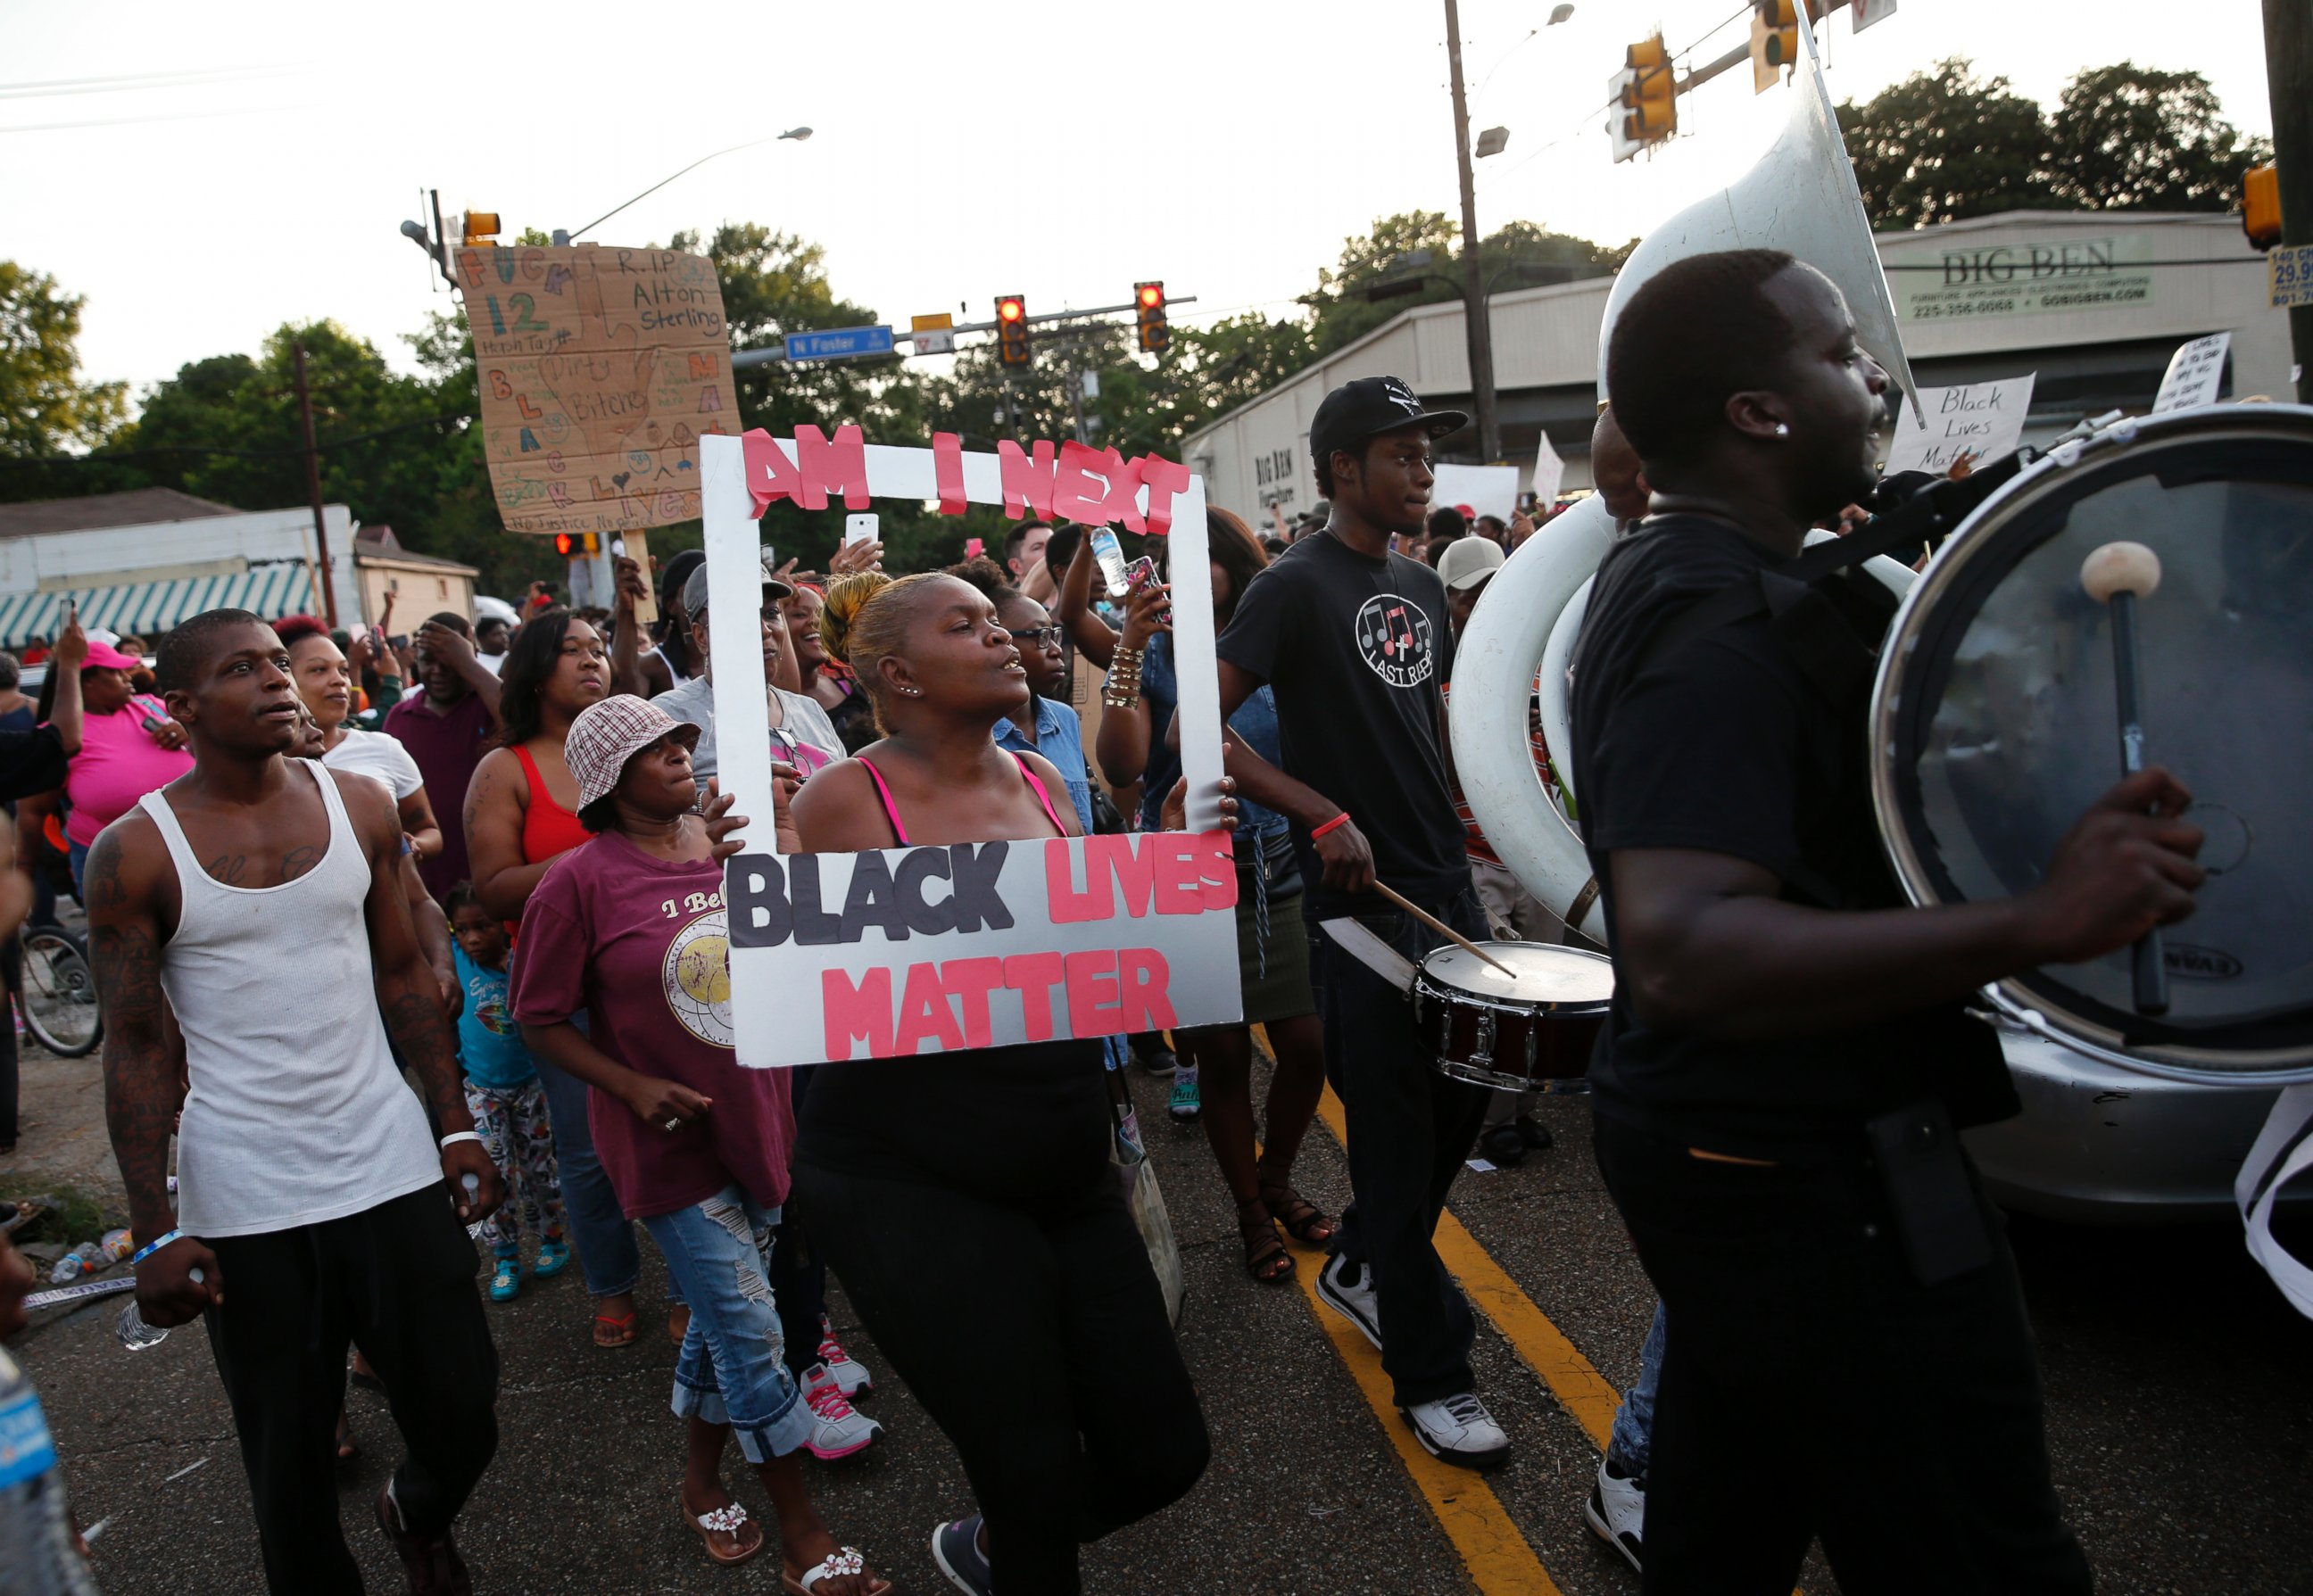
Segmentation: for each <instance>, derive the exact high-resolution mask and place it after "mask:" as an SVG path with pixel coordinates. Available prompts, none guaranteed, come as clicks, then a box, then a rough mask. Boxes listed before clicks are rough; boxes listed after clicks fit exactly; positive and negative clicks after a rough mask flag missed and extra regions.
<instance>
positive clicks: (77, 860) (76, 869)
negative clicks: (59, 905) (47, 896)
mask: <svg viewBox="0 0 2313 1596" xmlns="http://www.w3.org/2000/svg"><path fill="white" fill-rule="evenodd" d="M92 846H95V845H94V844H92V843H85V842H83V841H81V840H80V839H79V838H78V837H66V838H65V858H66V861H67V862H68V863H69V864H71V865H72V878H73V896H74V897H75V898H77V899H80V900H81V902H82V903H84V904H85V903H86V902H87V901H88V895H87V894H86V893H84V892H83V891H82V890H80V878H81V876H82V875H83V874H84V873H85V872H86V871H87V869H88V850H89V849H90V848H91V847H92ZM51 902H53V899H51ZM50 913H51V914H53V913H54V910H53V908H52V909H51V910H50Z"/></svg>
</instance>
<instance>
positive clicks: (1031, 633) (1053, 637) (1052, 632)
mask: <svg viewBox="0 0 2313 1596" xmlns="http://www.w3.org/2000/svg"><path fill="white" fill-rule="evenodd" d="M1003 630H1004V635H1005V636H1007V637H1009V638H1010V639H1012V641H1013V642H1015V643H1018V644H1022V645H1031V646H1033V647H1036V648H1058V647H1060V639H1061V638H1062V637H1064V636H1068V634H1067V632H1066V630H1065V629H1064V628H1063V627H1061V626H1060V622H1058V621H1054V622H1053V623H1052V624H1051V625H1050V626H1047V627H1029V628H1028V629H1027V630H1025V631H1023V630H1021V629H1020V628H1018V627H1005V628H1004V629H1003Z"/></svg>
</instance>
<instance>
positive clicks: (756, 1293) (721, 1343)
mask: <svg viewBox="0 0 2313 1596" xmlns="http://www.w3.org/2000/svg"><path fill="white" fill-rule="evenodd" d="M778 1222H779V1211H778V1209H777V1208H767V1207H765V1206H763V1205H761V1203H758V1202H756V1201H755V1200H754V1199H753V1198H752V1197H749V1196H748V1195H747V1194H746V1193H745V1192H743V1191H742V1190H740V1189H739V1188H738V1187H736V1186H726V1187H725V1188H723V1189H722V1190H720V1191H718V1192H717V1193H716V1194H715V1195H714V1196H713V1197H708V1198H707V1199H706V1200H705V1201H704V1202H699V1203H694V1204H692V1205H691V1206H690V1207H688V1208H677V1209H676V1210H675V1211H674V1212H673V1213H672V1214H654V1215H649V1216H648V1217H646V1218H645V1219H644V1221H643V1225H644V1228H646V1230H648V1231H649V1232H650V1233H651V1240H652V1241H655V1242H657V1243H658V1249H659V1250H660V1251H661V1252H663V1253H664V1254H665V1255H666V1267H667V1268H668V1270H669V1271H670V1272H671V1273H672V1274H673V1276H674V1278H675V1282H676V1284H677V1285H680V1286H682V1298H683V1301H685V1302H689V1303H690V1329H689V1330H688V1331H686V1332H685V1333H684V1335H683V1337H682V1352H681V1354H679V1355H677V1356H676V1358H675V1362H674V1404H673V1405H674V1411H675V1413H676V1414H677V1415H678V1416H682V1417H683V1418H686V1419H688V1418H698V1419H703V1420H705V1421H706V1422H707V1423H708V1424H710V1425H730V1426H731V1428H732V1429H733V1430H734V1431H735V1432H737V1434H738V1436H739V1446H740V1449H741V1450H742V1451H744V1452H745V1453H746V1454H747V1461H749V1462H750V1463H768V1462H770V1460H772V1459H774V1458H778V1457H784V1456H786V1455H787V1453H788V1452H791V1451H795V1449H796V1447H798V1446H801V1445H802V1444H803V1443H804V1441H805V1438H806V1437H808V1436H809V1435H810V1434H811V1426H812V1415H811V1409H810V1408H808V1407H805V1406H804V1401H803V1393H802V1392H801V1391H800V1390H797V1389H796V1381H795V1376H794V1375H793V1374H791V1373H789V1372H788V1371H787V1362H786V1359H785V1358H784V1356H783V1353H784V1351H785V1347H786V1343H785V1341H784V1339H783V1338H782V1337H781V1335H780V1333H779V1315H778V1304H777V1303H776V1302H774V1301H773V1299H772V1295H771V1285H770V1255H771V1227H772V1226H773V1225H775V1224H777V1223H778Z"/></svg>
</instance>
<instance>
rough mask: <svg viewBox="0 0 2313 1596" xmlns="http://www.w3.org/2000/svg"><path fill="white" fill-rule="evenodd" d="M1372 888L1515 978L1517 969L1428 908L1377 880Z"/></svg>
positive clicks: (1438, 932) (1456, 944) (1442, 934)
mask: <svg viewBox="0 0 2313 1596" xmlns="http://www.w3.org/2000/svg"><path fill="white" fill-rule="evenodd" d="M1374 890H1375V891H1376V892H1378V893H1380V894H1381V895H1382V896H1383V897H1384V898H1386V899H1389V900H1390V901H1391V902H1392V903H1394V904H1395V905H1397V907H1398V908H1402V909H1403V910H1404V911H1405V912H1406V913H1407V914H1409V915H1412V916H1413V917H1414V918H1415V919H1417V920H1419V921H1420V922H1421V923H1422V924H1423V925H1427V926H1429V929H1430V930H1432V931H1434V932H1436V933H1437V934H1438V935H1440V936H1442V937H1446V938H1447V939H1449V940H1450V941H1451V942H1452V943H1454V945H1455V946H1456V947H1458V948H1460V949H1461V950H1462V951H1464V952H1465V953H1475V954H1476V955H1477V956H1478V957H1479V958H1481V959H1482V960H1485V961H1486V962H1487V963H1489V964H1491V965H1492V966H1493V967H1494V968H1495V969H1498V970H1500V971H1501V972H1502V973H1503V974H1504V975H1506V976H1508V977H1509V978H1510V979H1512V980H1516V979H1517V971H1516V970H1514V969H1511V968H1510V967H1509V966H1508V965H1507V964H1504V963H1503V962H1502V961H1501V960H1499V959H1497V958H1495V957H1494V956H1493V955H1492V954H1491V953H1489V952H1487V951H1486V950H1485V949H1483V948H1482V947H1480V946H1479V945H1478V944H1477V943H1473V942H1472V941H1471V940H1470V939H1469V938H1468V937H1466V936H1464V935H1463V934H1461V933H1460V932H1458V931H1456V930H1455V929H1454V928H1453V927H1452V926H1451V925H1447V924H1446V922H1445V921H1443V920H1441V919H1439V918H1438V916H1436V915H1433V914H1431V913H1430V912H1429V910H1428V909H1426V908H1422V907H1421V906H1420V904H1418V903H1415V902H1413V901H1412V899H1408V898H1407V897H1405V896H1404V894H1403V893H1400V892H1394V891H1392V890H1390V889H1389V888H1388V887H1386V886H1385V885H1384V884H1383V883H1382V882H1381V881H1378V880H1376V881H1375V882H1374Z"/></svg>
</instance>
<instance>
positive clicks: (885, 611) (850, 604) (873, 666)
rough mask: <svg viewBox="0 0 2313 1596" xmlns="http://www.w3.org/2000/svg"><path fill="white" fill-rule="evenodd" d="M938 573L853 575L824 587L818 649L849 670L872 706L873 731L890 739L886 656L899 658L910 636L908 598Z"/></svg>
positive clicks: (856, 573) (869, 573)
mask: <svg viewBox="0 0 2313 1596" xmlns="http://www.w3.org/2000/svg"><path fill="white" fill-rule="evenodd" d="M936 579H937V574H933V573H927V574H919V575H915V576H901V577H897V578H894V577H890V576H886V575H884V573H883V572H881V571H857V572H854V573H852V574H849V575H847V576H838V577H836V578H835V579H834V580H833V581H831V582H830V583H828V584H827V601H826V602H827V608H826V609H825V610H824V611H823V612H822V614H821V616H820V618H819V642H820V646H821V647H822V648H824V649H826V650H827V652H828V653H830V654H831V655H833V656H834V657H835V658H837V659H839V660H840V661H842V662H844V664H845V665H847V666H848V667H849V668H850V671H851V674H852V676H853V678H854V679H855V680H857V682H858V683H859V687H860V690H861V691H863V692H865V693H866V695H867V701H868V703H869V704H871V705H872V706H875V729H876V730H877V731H878V732H884V734H886V735H889V734H890V732H891V730H892V728H891V727H890V726H889V725H888V724H887V723H885V722H884V673H883V671H881V670H879V669H878V668H877V667H879V666H880V665H881V664H882V663H883V662H884V656H885V655H887V654H895V653H899V652H900V650H901V647H902V645H904V644H905V643H906V641H907V636H908V609H909V604H908V597H907V595H908V593H909V591H910V589H914V588H919V587H921V586H922V585H923V584H924V583H927V582H931V581H934V580H936Z"/></svg>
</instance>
